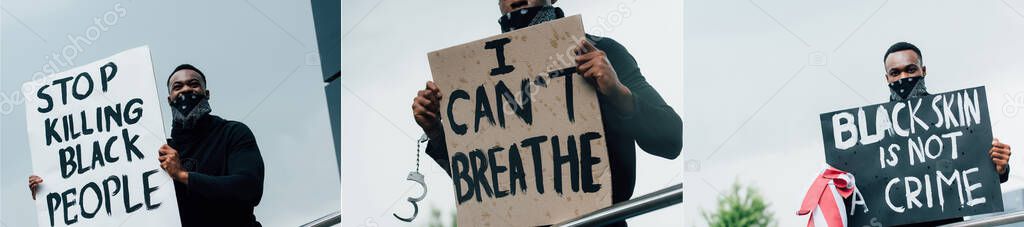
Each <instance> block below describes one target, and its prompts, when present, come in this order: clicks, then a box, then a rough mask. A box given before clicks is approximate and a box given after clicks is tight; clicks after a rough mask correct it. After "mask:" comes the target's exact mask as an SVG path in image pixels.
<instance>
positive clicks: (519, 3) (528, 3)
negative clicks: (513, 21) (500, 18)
mask: <svg viewBox="0 0 1024 227" xmlns="http://www.w3.org/2000/svg"><path fill="white" fill-rule="evenodd" d="M555 1H557V0H498V8H500V9H501V14H502V15H504V14H507V13H508V12H512V11H515V10H518V9H522V8H530V7H535V6H546V5H551V4H552V3H554V2H555Z"/></svg>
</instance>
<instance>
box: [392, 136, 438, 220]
mask: <svg viewBox="0 0 1024 227" xmlns="http://www.w3.org/2000/svg"><path fill="white" fill-rule="evenodd" d="M428 140H430V138H428V137H427V134H423V135H422V136H420V139H419V140H417V141H416V171H412V172H409V176H407V177H406V178H405V179H406V180H409V181H413V182H416V183H419V184H420V187H422V188H423V194H420V196H419V197H409V198H408V199H406V200H407V201H409V203H411V204H412V216H411V217H408V218H403V217H401V216H398V214H395V213H392V214H391V215H394V216H395V218H398V220H402V221H404V222H412V220H413V219H416V215H418V214H419V213H420V207H419V205H417V204H416V202H419V201H422V200H423V198H426V197H427V184H426V183H425V182H424V181H423V174H420V144H422V143H424V142H427V141H428Z"/></svg>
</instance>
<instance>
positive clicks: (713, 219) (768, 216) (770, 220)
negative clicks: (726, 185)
mask: <svg viewBox="0 0 1024 227" xmlns="http://www.w3.org/2000/svg"><path fill="white" fill-rule="evenodd" d="M770 205H771V204H768V203H766V202H765V201H764V198H762V197H761V195H760V194H759V193H758V192H757V189H755V188H754V187H753V186H747V187H743V186H741V185H740V183H739V182H736V183H733V185H732V189H731V190H730V191H729V194H727V195H725V196H723V197H720V198H718V208H717V210H715V211H713V212H707V211H706V210H704V209H701V216H703V217H704V220H705V221H707V222H708V226H712V227H733V226H776V225H777V223H776V221H775V218H774V217H773V216H774V215H773V214H772V212H771V211H768V207H769V206H770Z"/></svg>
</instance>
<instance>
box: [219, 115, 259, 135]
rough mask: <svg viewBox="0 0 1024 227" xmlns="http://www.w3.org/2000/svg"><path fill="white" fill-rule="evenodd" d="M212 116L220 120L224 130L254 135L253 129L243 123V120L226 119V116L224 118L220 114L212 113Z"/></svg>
mask: <svg viewBox="0 0 1024 227" xmlns="http://www.w3.org/2000/svg"><path fill="white" fill-rule="evenodd" d="M210 116H211V117H214V119H216V121H219V122H220V125H221V128H222V129H223V131H224V132H227V133H231V134H238V133H241V134H248V135H250V136H251V135H252V130H250V129H249V126H248V125H246V124H245V123H242V122H239V121H234V120H228V119H224V118H222V117H220V116H216V115H210Z"/></svg>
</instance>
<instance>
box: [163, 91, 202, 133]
mask: <svg viewBox="0 0 1024 227" xmlns="http://www.w3.org/2000/svg"><path fill="white" fill-rule="evenodd" d="M171 108H173V109H174V110H173V111H171V113H172V117H173V118H172V122H171V123H172V124H171V126H172V127H175V128H182V129H190V128H195V126H196V124H197V123H199V119H202V118H203V117H205V116H207V115H209V114H210V102H209V99H207V96H206V95H203V94H196V93H189V94H180V95H178V97H177V98H175V99H174V100H173V101H171Z"/></svg>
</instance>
